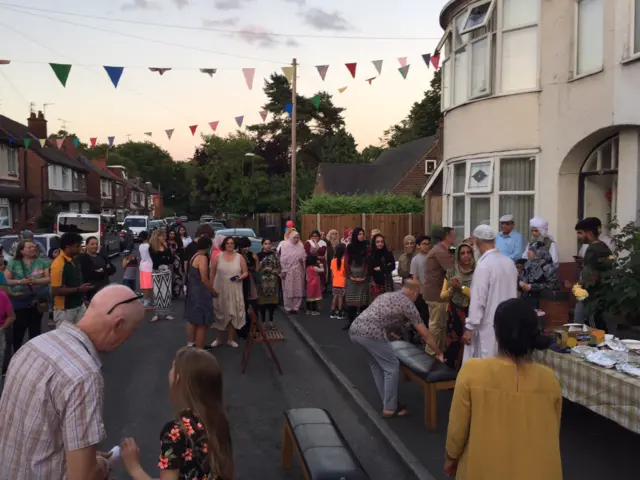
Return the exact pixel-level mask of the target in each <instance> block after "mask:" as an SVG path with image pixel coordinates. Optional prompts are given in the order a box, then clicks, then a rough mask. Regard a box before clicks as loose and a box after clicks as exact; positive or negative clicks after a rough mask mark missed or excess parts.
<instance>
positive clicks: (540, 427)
mask: <svg viewBox="0 0 640 480" xmlns="http://www.w3.org/2000/svg"><path fill="white" fill-rule="evenodd" d="M494 328H495V332H496V340H497V342H498V347H499V352H500V353H499V354H498V356H497V357H494V358H484V359H480V358H477V359H475V358H474V359H470V360H467V361H466V362H465V363H464V365H463V366H462V369H461V370H460V373H459V374H458V378H457V380H456V387H455V391H454V393H453V402H452V404H451V411H450V412H449V428H448V431H447V443H446V458H445V465H444V470H445V475H447V476H449V477H454V476H455V477H456V478H457V479H458V480H503V479H504V480H507V479H517V480H541V479H544V480H561V479H562V463H561V460H560V415H561V409H562V393H561V391H560V383H559V382H558V379H557V378H556V375H555V373H554V372H553V370H551V369H550V368H548V367H545V366H543V365H539V364H537V363H533V362H532V361H531V354H532V353H533V351H534V350H544V349H546V348H547V347H548V346H549V344H550V342H551V340H550V339H549V338H547V337H544V336H543V335H542V334H541V332H540V329H539V328H538V318H537V315H536V313H535V311H534V309H533V308H532V307H531V306H529V305H528V304H527V303H526V301H525V300H522V299H511V300H507V301H505V302H503V303H501V304H500V305H499V306H498V309H497V311H496V315H495V320H494Z"/></svg>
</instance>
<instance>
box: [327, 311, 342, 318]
mask: <svg viewBox="0 0 640 480" xmlns="http://www.w3.org/2000/svg"><path fill="white" fill-rule="evenodd" d="M329 318H340V317H339V316H338V314H337V312H336V311H335V310H331V313H330V314H329Z"/></svg>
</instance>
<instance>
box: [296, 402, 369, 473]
mask: <svg viewBox="0 0 640 480" xmlns="http://www.w3.org/2000/svg"><path fill="white" fill-rule="evenodd" d="M285 418H286V420H287V422H288V423H289V426H290V427H291V430H292V432H293V437H294V438H295V441H296V443H297V445H298V448H299V449H300V452H301V453H302V457H303V458H304V462H305V464H306V467H307V471H308V472H309V478H310V479H311V480H368V479H369V476H368V475H367V474H366V473H365V471H364V469H363V468H362V466H361V465H360V462H359V461H358V460H357V459H356V457H355V455H354V454H353V452H352V451H351V448H350V447H349V445H348V444H347V442H346V441H345V439H344V438H343V437H342V434H341V433H340V431H339V430H338V428H337V427H336V425H335V423H334V422H333V420H332V419H331V416H330V415H329V414H328V413H327V412H326V411H325V410H322V409H320V408H294V409H291V410H287V411H286V412H285Z"/></svg>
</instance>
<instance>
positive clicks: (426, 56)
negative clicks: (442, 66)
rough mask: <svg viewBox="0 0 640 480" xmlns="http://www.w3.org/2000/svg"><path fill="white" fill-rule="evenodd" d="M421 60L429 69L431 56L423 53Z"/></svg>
mask: <svg viewBox="0 0 640 480" xmlns="http://www.w3.org/2000/svg"><path fill="white" fill-rule="evenodd" d="M422 59H423V60H424V63H426V64H427V68H429V64H430V63H431V54H430V53H425V54H424V55H422Z"/></svg>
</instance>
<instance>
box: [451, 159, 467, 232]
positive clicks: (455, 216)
mask: <svg viewBox="0 0 640 480" xmlns="http://www.w3.org/2000/svg"><path fill="white" fill-rule="evenodd" d="M452 168H453V188H452V193H451V194H452V197H453V200H452V216H451V217H452V221H451V227H452V228H453V229H454V230H455V232H456V238H458V239H463V238H465V235H464V233H465V230H464V225H465V195H464V180H465V177H466V174H467V173H466V164H465V163H464V162H463V163H457V164H455V165H453V167H452Z"/></svg>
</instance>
